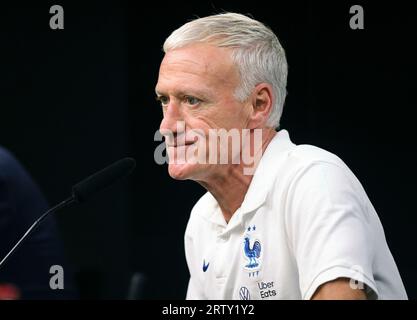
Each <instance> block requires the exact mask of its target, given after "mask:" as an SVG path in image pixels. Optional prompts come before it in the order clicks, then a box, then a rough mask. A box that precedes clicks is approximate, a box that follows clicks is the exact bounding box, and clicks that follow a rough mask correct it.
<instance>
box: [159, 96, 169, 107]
mask: <svg viewBox="0 0 417 320" xmlns="http://www.w3.org/2000/svg"><path fill="white" fill-rule="evenodd" d="M156 101H158V102H159V103H160V104H161V105H162V106H166V105H167V104H168V103H169V99H168V97H165V96H159V97H156Z"/></svg>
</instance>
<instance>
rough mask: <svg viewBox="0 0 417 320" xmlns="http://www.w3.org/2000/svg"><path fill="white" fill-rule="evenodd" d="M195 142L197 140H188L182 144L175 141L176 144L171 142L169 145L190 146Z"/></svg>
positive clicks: (175, 146)
mask: <svg viewBox="0 0 417 320" xmlns="http://www.w3.org/2000/svg"><path fill="white" fill-rule="evenodd" d="M195 142H196V141H186V142H185V143H181V144H177V143H174V144H169V145H167V146H168V147H174V148H177V147H183V146H190V145H192V144H194V143H195Z"/></svg>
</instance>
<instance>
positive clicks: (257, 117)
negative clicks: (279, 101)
mask: <svg viewBox="0 0 417 320" xmlns="http://www.w3.org/2000/svg"><path fill="white" fill-rule="evenodd" d="M272 97H273V95H272V86H271V85H270V84H268V83H260V84H258V85H257V86H256V87H255V89H254V90H253V92H252V95H251V103H252V110H251V111H252V112H251V115H250V117H249V123H248V128H249V129H256V128H263V127H265V125H266V123H267V121H268V118H269V115H270V114H271V111H272V103H273V98H272Z"/></svg>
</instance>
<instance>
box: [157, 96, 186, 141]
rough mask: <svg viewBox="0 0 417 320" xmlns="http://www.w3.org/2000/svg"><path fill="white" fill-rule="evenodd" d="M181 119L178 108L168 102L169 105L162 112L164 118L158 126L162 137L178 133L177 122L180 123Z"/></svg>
mask: <svg viewBox="0 0 417 320" xmlns="http://www.w3.org/2000/svg"><path fill="white" fill-rule="evenodd" d="M182 121H184V120H183V117H182V115H181V111H180V108H179V106H178V105H177V104H176V103H174V102H170V103H169V105H168V106H167V107H166V109H165V112H164V117H163V118H162V121H161V124H160V126H159V131H160V132H161V134H162V135H163V136H168V135H171V134H174V135H176V134H177V133H178V132H177V131H178V130H179V129H178V128H179V127H180V128H181V126H178V123H179V122H182Z"/></svg>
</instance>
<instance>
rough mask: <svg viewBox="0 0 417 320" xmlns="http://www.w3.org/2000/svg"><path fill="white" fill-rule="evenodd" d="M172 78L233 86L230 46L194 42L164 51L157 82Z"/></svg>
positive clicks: (235, 69)
mask: <svg viewBox="0 0 417 320" xmlns="http://www.w3.org/2000/svg"><path fill="white" fill-rule="evenodd" d="M174 79H177V80H183V81H185V80H187V79H190V80H191V81H204V82H206V84H207V85H210V86H218V85H227V86H233V87H234V86H235V85H236V83H237V80H238V79H239V77H238V71H237V68H236V66H235V64H234V62H233V60H232V57H231V51H230V49H226V48H218V47H215V46H212V45H207V44H194V45H190V46H187V47H184V48H180V49H174V50H171V51H168V52H167V53H166V54H165V56H164V59H163V60H162V63H161V66H160V70H159V80H158V82H163V81H169V80H174Z"/></svg>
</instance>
